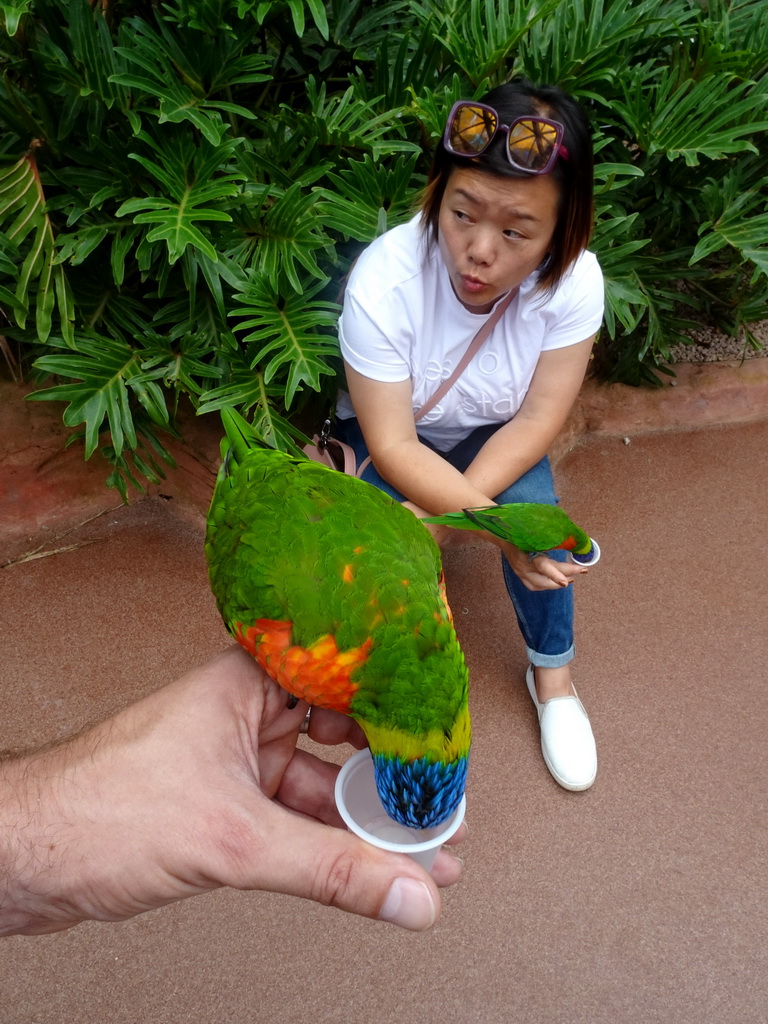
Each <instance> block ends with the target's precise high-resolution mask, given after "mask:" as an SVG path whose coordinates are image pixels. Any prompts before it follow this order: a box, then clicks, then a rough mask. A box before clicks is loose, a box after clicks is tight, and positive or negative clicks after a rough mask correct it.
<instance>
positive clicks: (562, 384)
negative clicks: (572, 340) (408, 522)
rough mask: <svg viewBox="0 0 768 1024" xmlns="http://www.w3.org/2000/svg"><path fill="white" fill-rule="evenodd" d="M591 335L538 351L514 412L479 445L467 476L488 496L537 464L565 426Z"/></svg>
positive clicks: (592, 342)
mask: <svg viewBox="0 0 768 1024" xmlns="http://www.w3.org/2000/svg"><path fill="white" fill-rule="evenodd" d="M594 341H595V335H592V337H591V338H587V339H586V340H584V341H581V342H579V343H578V344H576V345H568V346H567V347H566V348H558V349H553V350H552V351H550V352H542V353H541V355H540V356H539V361H538V363H537V364H536V371H535V373H534V375H533V379H532V380H531V384H530V387H529V388H528V392H527V394H526V396H525V399H524V400H523V404H522V405H521V407H520V409H519V410H518V412H517V414H516V415H515V416H514V417H513V418H512V419H511V420H510V421H509V423H506V424H505V425H504V426H503V427H502V428H501V429H500V430H497V431H496V433H495V434H494V435H493V436H492V437H491V438H489V440H488V441H487V442H486V443H485V444H484V445H483V447H482V449H481V450H480V452H479V453H478V455H477V457H476V458H475V459H474V461H473V462H472V465H471V466H469V468H468V469H467V471H466V474H465V475H466V477H467V479H468V480H470V481H471V482H472V483H473V484H475V486H476V487H478V488H479V489H480V490H481V491H485V493H486V494H491V495H493V494H500V493H501V492H502V491H503V490H505V489H506V488H507V487H509V486H510V484H512V483H514V482H515V480H519V479H520V477H521V476H522V475H523V474H524V473H527V472H528V470H529V469H531V467H532V466H535V465H536V463H537V462H539V461H540V460H541V459H542V458H543V457H544V456H545V455H546V454H547V452H548V451H549V449H550V448H551V447H552V443H553V442H554V440H555V438H556V437H557V435H558V434H559V433H560V431H561V430H562V429H563V427H564V426H565V421H566V420H567V418H568V414H569V413H570V411H571V409H572V407H573V403H574V402H575V401H576V396H577V395H578V393H579V389H580V388H581V385H582V383H583V381H584V374H585V373H586V371H587V364H588V363H589V357H590V353H591V351H592V345H593V344H594Z"/></svg>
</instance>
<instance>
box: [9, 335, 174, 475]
mask: <svg viewBox="0 0 768 1024" xmlns="http://www.w3.org/2000/svg"><path fill="white" fill-rule="evenodd" d="M75 347H76V351H75V352H64V353H57V354H55V355H46V356H41V357H40V358H39V359H37V360H36V361H35V366H36V368H37V369H38V370H41V371H42V372H44V373H49V374H56V375H58V376H61V377H68V378H70V380H71V381H73V382H74V383H70V384H56V385H54V386H53V387H50V388H45V389H43V390H40V391H34V392H33V393H32V394H31V395H29V398H30V399H32V400H34V401H45V400H56V401H65V402H69V405H68V406H67V408H66V409H65V410H64V423H65V424H66V425H67V426H70V427H71V426H76V425H77V424H79V423H84V424H85V457H86V458H87V459H88V458H90V457H91V455H92V454H93V453H94V451H95V450H96V448H97V446H98V443H99V433H100V431H101V430H102V429H103V427H104V424H105V423H106V424H107V426H108V428H109V432H110V435H111V439H112V446H113V448H114V451H115V452H116V453H117V454H118V455H119V454H120V453H121V452H122V451H123V448H125V447H128V448H135V447H136V445H137V440H136V430H135V427H134V422H133V413H132V411H131V404H130V394H133V395H134V396H135V397H136V398H137V399H138V400H139V402H140V403H141V405H142V406H143V407H144V409H145V411H146V413H147V415H148V416H149V417H150V419H151V420H152V421H153V422H154V423H157V424H158V425H160V426H165V425H167V424H168V422H169V420H168V409H167V406H166V404H165V398H164V396H163V392H162V389H161V388H160V387H159V386H158V384H157V383H156V378H157V377H159V376H161V371H156V372H155V375H154V377H155V379H153V378H152V376H150V375H148V374H147V373H146V372H144V371H142V368H141V365H140V357H139V354H138V353H137V352H136V350H135V349H134V348H132V347H131V346H130V345H128V344H127V343H126V342H122V341H119V340H116V339H114V338H109V337H105V336H103V335H95V334H92V335H79V336H78V337H77V339H76V342H75Z"/></svg>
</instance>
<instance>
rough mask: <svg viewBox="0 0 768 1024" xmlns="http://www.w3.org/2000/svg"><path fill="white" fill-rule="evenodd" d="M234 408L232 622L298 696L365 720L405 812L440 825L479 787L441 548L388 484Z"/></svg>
mask: <svg viewBox="0 0 768 1024" xmlns="http://www.w3.org/2000/svg"><path fill="white" fill-rule="evenodd" d="M222 420H223V422H224V426H225V430H226V434H227V439H226V442H223V443H222V451H223V452H225V451H226V454H225V457H224V461H223V464H222V467H221V469H220V471H219V475H218V478H217V482H216V487H215V490H214V494H213V500H212V501H211V506H210V510H209V513H208V519H207V532H206V543H205V550H206V557H207V560H208V568H209V577H210V582H211V588H212V590H213V593H214V596H215V597H216V601H217V605H218V608H219V611H220V613H221V615H222V618H223V620H224V622H225V624H226V626H227V629H228V630H229V631H230V633H231V634H232V635H233V636H234V637H235V639H236V640H237V641H238V642H239V643H240V644H242V646H243V647H244V648H245V649H246V650H247V651H249V652H250V653H251V654H252V655H253V656H254V657H255V658H256V659H257V661H258V662H259V663H260V664H261V665H262V666H263V668H264V669H265V671H266V672H267V673H268V674H269V675H270V676H271V677H272V678H273V679H275V680H276V681H277V682H278V683H279V684H280V685H281V686H282V687H284V688H285V689H286V690H287V691H288V692H289V693H291V694H293V695H294V696H295V697H299V698H301V699H303V700H306V701H307V702H308V703H309V704H312V705H315V706H317V707H325V708H332V709H334V710H336V711H342V712H344V713H345V714H348V715H350V716H351V717H352V718H354V719H355V720H356V721H357V722H359V723H360V725H361V727H362V729H363V731H364V733H365V735H366V738H367V739H368V743H369V745H370V748H371V753H372V755H373V761H374V772H375V779H376V786H377V789H378V792H379V796H380V798H381V802H382V804H383V805H384V807H385V809H386V811H387V813H388V814H389V815H390V816H391V817H392V818H394V819H395V820H396V821H397V822H399V823H400V824H401V825H406V826H408V827H413V828H429V827H431V826H433V825H437V824H440V822H442V821H444V820H446V819H447V818H448V817H449V816H450V815H451V814H452V813H453V811H454V810H455V809H456V807H457V806H458V804H459V803H460V801H461V797H462V795H463V793H464V787H465V782H466V776H467V764H468V757H469V746H470V720H469V709H468V703H467V698H468V676H467V669H466V665H465V662H464V656H463V653H462V650H461V647H460V646H459V641H458V639H457V637H456V633H455V631H454V628H453V623H452V619H451V614H450V610H449V608H448V606H447V604H446V601H445V592H444V587H443V584H442V572H441V562H440V552H439V549H438V547H437V545H436V544H435V542H434V541H433V539H432V537H431V536H430V534H429V532H428V531H427V530H426V529H425V528H424V527H423V526H422V525H421V523H420V522H419V520H418V519H417V518H416V517H415V516H414V515H412V513H411V512H409V511H408V510H406V509H404V508H403V507H402V506H401V505H400V504H398V502H396V501H394V500H393V499H392V498H390V497H389V496H388V495H386V494H384V493H383V492H382V491H380V490H378V489H377V488H375V487H373V486H371V485H370V484H367V483H363V482H362V481H361V480H358V479H356V478H355V477H352V476H347V475H345V474H344V473H339V472H337V471H335V470H332V469H328V468H326V467H325V466H322V465H320V464H318V463H316V462H311V461H309V460H308V459H305V458H302V457H294V456H290V455H287V454H285V453H284V452H279V451H276V450H274V449H271V448H264V447H261V446H260V445H259V444H258V442H257V441H256V440H255V439H254V435H253V431H252V429H251V428H250V427H249V425H248V423H247V422H246V421H245V420H244V419H243V418H242V417H241V416H239V414H237V413H235V412H234V411H232V410H223V411H222Z"/></svg>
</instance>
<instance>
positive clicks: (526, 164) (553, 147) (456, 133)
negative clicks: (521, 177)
mask: <svg viewBox="0 0 768 1024" xmlns="http://www.w3.org/2000/svg"><path fill="white" fill-rule="evenodd" d="M500 131H502V132H504V133H505V134H506V136H507V145H506V146H505V147H504V150H505V152H506V154H507V159H508V160H509V162H510V163H511V164H512V166H513V167H516V168H517V169H518V170H519V171H525V172H526V174H547V173H548V172H549V171H551V170H552V168H553V167H554V165H555V161H556V160H557V158H558V157H559V156H561V157H562V158H563V159H564V160H569V159H570V157H569V155H568V150H567V149H566V148H565V146H564V145H563V136H564V135H565V129H564V128H563V126H562V125H561V124H560V122H559V121H550V119H549V118H547V117H537V116H535V115H530V116H528V117H516V118H515V120H514V121H513V122H512V124H502V123H501V118H500V117H499V115H498V113H497V112H496V111H495V110H494V109H493V107H489V106H487V105H486V104H485V103H474V102H470V101H469V100H459V101H458V103H454V105H453V106H452V107H451V112H450V114H449V115H448V123H447V124H446V126H445V134H444V135H443V145H444V146H445V148H446V149H447V150H448V152H449V153H453V155H454V156H465V157H473V156H480V154H481V153H484V152H485V151H486V149H488V147H489V146H490V144H491V143H492V142H493V140H494V139H495V138H496V135H497V133H498V132H500Z"/></svg>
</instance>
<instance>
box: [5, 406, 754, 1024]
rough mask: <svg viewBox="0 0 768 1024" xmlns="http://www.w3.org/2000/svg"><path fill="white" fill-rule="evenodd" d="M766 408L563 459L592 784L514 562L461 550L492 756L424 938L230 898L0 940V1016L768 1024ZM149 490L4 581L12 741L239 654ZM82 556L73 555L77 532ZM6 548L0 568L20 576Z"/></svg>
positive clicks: (132, 1023)
mask: <svg viewBox="0 0 768 1024" xmlns="http://www.w3.org/2000/svg"><path fill="white" fill-rule="evenodd" d="M767 448H768V420H764V421H763V422H757V423H752V424H747V425H739V426H728V427H718V428H712V429H706V430H700V431H697V432H693V433H684V432H675V433H667V434H656V435H647V436H636V437H633V438H632V440H631V443H630V444H628V445H626V444H624V443H622V441H621V439H620V438H598V439H593V440H592V441H590V442H588V443H584V444H581V445H579V446H577V448H576V449H575V450H573V451H572V452H571V453H570V454H568V455H567V456H565V457H564V459H563V460H562V461H561V462H560V464H559V468H558V477H559V481H560V490H561V496H562V499H563V504H564V507H565V508H567V509H568V511H569V512H570V513H571V514H572V515H573V516H574V518H575V519H576V520H577V521H580V522H582V523H583V525H584V526H585V527H586V528H587V529H588V530H589V531H590V532H591V533H593V534H594V535H595V536H596V537H597V538H598V540H599V541H600V543H601V545H602V548H603V560H602V561H601V563H600V564H599V565H598V566H597V567H596V568H594V569H593V570H592V572H591V574H590V576H589V578H588V579H585V580H583V581H580V583H579V585H578V590H579V593H578V636H579V654H578V661H577V673H576V678H577V682H578V685H579V690H580V693H581V695H582V697H583V699H584V701H585V703H586V705H587V707H588V709H589V711H590V713H591V717H592V720H593V725H594V729H595V733H596V736H597V739H598V749H599V756H600V770H599V773H598V778H597V782H596V784H595V786H594V787H593V789H592V790H590V791H589V792H587V793H584V794H572V793H566V792H565V791H563V790H561V789H559V788H558V786H557V785H556V784H555V783H554V782H553V781H552V780H551V778H550V776H549V775H548V773H547V771H546V768H545V767H544V764H543V762H542V761H541V759H540V757H539V755H538V736H537V729H536V723H535V715H534V711H533V707H532V705H531V703H530V700H529V698H528V696H527V693H526V691H525V686H524V683H523V680H522V673H523V669H524V656H523V652H522V648H521V644H520V642H519V639H518V637H517V633H516V630H515V628H514V626H513V623H512V616H511V612H510V609H509V607H508V605H507V602H506V598H505V596H504V594H503V591H502V584H501V580H500V574H499V572H498V571H497V564H496V558H495V555H494V552H492V551H490V550H488V551H486V550H485V549H484V548H472V547H462V548H458V549H456V550H454V551H449V552H448V553H447V555H446V567H447V573H448V580H449V597H450V599H451V604H452V606H453V609H454V613H455V615H456V618H457V623H458V629H459V632H460V635H461V639H462V642H463V644H464V647H465V651H466V655H467V660H468V662H469V665H470V671H471V680H472V683H471V685H472V712H473V719H474V733H475V743H474V747H473V762H472V768H471V778H470V785H469V790H468V821H469V824H470V828H471V833H470V837H469V839H468V840H467V841H466V842H465V843H464V846H463V850H464V856H465V861H466V871H465V878H464V880H463V881H462V883H461V884H460V885H459V886H457V887H454V888H453V889H451V890H449V891H447V893H446V894H445V909H444V914H443V917H442V919H441V921H440V922H439V924H438V925H437V926H436V928H435V929H434V930H433V931H432V932H431V933H430V934H428V935H426V936H424V935H421V936H419V935H411V934H407V933H403V932H400V931H398V930H396V929H394V928H391V927H389V926H382V925H376V924H374V923H372V922H368V921H364V920H359V919H355V918H352V917H349V916H346V915H343V914H341V913H339V912H337V911H333V910H328V909H324V908H320V907H316V906H314V905H310V904H306V903H303V902H300V901H298V900H294V899H291V898H287V897H278V896H273V895H264V894H241V893H235V892H230V891H225V892H219V893H212V894H210V895H208V896H205V897H200V898H197V899H194V900H191V901H187V902H185V903H183V904H178V905H176V906H173V907H169V908H166V909H164V910H161V911H157V912H154V913H151V914H148V915H144V916H143V917H141V918H138V919H136V920H134V921H130V922H126V923H124V924H120V925H98V924H85V925H81V926H80V927H78V928H77V929H75V930H73V931H70V932H64V933H61V934H58V935H53V936H48V937H41V938H24V937H17V938H12V939H5V940H2V945H1V946H0V1022H1V1024H91V1022H93V1024H139V1022H140V1024H214V1022H215V1024H221V1022H227V1024H363V1022H365V1024H369V1022H370V1024H403V1022H406V1021H430V1022H432V1021H434V1022H440V1024H465V1022H467V1021H472V1022H481V1024H508V1022H514V1024H545V1022H546V1024H655V1022H659V1024H758V1022H766V1021H768V1009H767V1008H768V962H767V961H768V953H767V951H768V913H766V910H767V909H768V907H767V904H768V895H767V890H768V886H766V880H765V860H766V849H767V848H768V834H767V833H768V828H767V825H768V816H767V812H768V807H767V804H768V799H767V797H766V779H767V778H768V747H767V746H766V742H765V733H766V721H768V694H767V691H766V675H767V673H766V669H765V663H766V660H767V658H766V656H767V655H768V582H766V579H767V574H766V564H765V562H766V556H765V533H766V512H765V505H766V495H767V494H768V459H766V455H765V453H766V449H767ZM170 507H172V503H169V502H165V501H163V500H162V499H160V498H157V497H155V498H152V499H149V500H147V501H145V502H143V503H141V504H139V505H136V506H134V507H132V508H130V509H128V510H125V509H119V510H118V511H116V512H114V513H113V514H111V515H108V516H104V517H102V518H101V519H99V520H97V521H95V522H93V523H91V524H89V525H88V526H86V527H83V528H82V530H80V531H77V532H76V533H74V534H70V535H69V536H68V537H67V538H66V543H79V542H80V541H86V540H87V541H90V542H91V543H89V544H88V545H87V546H82V547H79V548H77V549H75V550H72V551H69V552H66V553H62V554H59V555H55V556H51V557H45V558H41V559H37V560H34V561H29V562H25V563H22V564H18V565H15V566H12V567H10V568H6V569H3V570H0V635H2V649H3V658H2V663H1V664H0V747H3V746H6V745H10V744H15V743H18V742H26V741H36V740H40V739H43V738H49V737H51V736H52V735H60V734H63V733H64V732H66V731H67V730H69V729H70V728H72V727H75V726H79V725H81V724H82V723H83V722H85V721H86V720H92V719H94V718H97V717H99V716H102V715H104V714H107V713H109V712H110V711H111V710H112V709H114V708H117V707H119V706H121V705H123V704H125V703H126V702H128V701H130V700H132V699H134V698H136V697H138V696H139V695H140V694H142V693H145V692H147V691H148V690H150V689H152V688H154V687H156V686H158V685H160V684H162V683H164V682H166V681H169V680H171V679H172V678H174V677H175V676H176V675H177V674H179V673H180V672H181V671H182V670H183V669H185V668H187V667H188V666H191V665H193V664H195V663H197V662H198V661H200V660H202V659H204V658H206V657H207V656H208V655H209V654H210V653H212V652H213V651H215V650H217V649H219V648H221V647H222V646H224V645H225V644H226V642H227V641H226V638H225V636H224V633H223V627H222V626H221V625H220V623H219V621H218V619H217V616H216V612H215V609H214V606H213V601H212V598H211V597H210V595H209V593H208V589H207V584H206V578H205V572H204V564H203V557H202V551H201V534H200V530H199V528H198V527H196V526H195V525H194V524H193V523H192V522H190V521H183V522H182V521H180V520H179V519H177V518H174V517H173V516H172V515H171V513H170V511H169V509H170ZM62 543H63V542H62ZM2 560H3V559H2V558H0V561H2Z"/></svg>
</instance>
